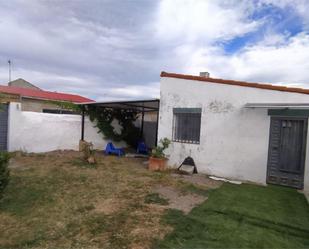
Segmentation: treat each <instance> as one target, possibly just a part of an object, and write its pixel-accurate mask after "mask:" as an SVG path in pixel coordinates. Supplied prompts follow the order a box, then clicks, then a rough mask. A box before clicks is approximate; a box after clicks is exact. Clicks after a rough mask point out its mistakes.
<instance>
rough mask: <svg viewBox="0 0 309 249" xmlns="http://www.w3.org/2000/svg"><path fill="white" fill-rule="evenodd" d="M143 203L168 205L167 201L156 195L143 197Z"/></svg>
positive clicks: (151, 194)
mask: <svg viewBox="0 0 309 249" xmlns="http://www.w3.org/2000/svg"><path fill="white" fill-rule="evenodd" d="M145 203H148V204H150V203H155V204H159V205H168V203H169V202H168V200H167V199H164V198H162V197H161V196H160V195H159V194H158V193H150V194H148V195H146V197H145Z"/></svg>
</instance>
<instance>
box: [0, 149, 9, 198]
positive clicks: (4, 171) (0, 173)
mask: <svg viewBox="0 0 309 249" xmlns="http://www.w3.org/2000/svg"><path fill="white" fill-rule="evenodd" d="M9 159H10V157H9V154H8V153H7V152H0V199H1V198H2V195H3V192H4V189H5V188H6V186H7V185H8V183H9V178H10V172H9V169H8V162H9Z"/></svg>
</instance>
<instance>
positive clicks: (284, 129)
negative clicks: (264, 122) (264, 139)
mask: <svg viewBox="0 0 309 249" xmlns="http://www.w3.org/2000/svg"><path fill="white" fill-rule="evenodd" d="M306 139H307V119H305V118H290V117H289V118H284V117H272V118H271V124H270V141H269V155H268V166H267V183H273V184H279V185H284V186H289V187H294V188H298V189H302V188H303V184H304V165H305V151H306Z"/></svg>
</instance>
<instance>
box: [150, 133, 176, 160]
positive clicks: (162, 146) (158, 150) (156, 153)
mask: <svg viewBox="0 0 309 249" xmlns="http://www.w3.org/2000/svg"><path fill="white" fill-rule="evenodd" d="M170 143H171V141H170V140H169V139H168V138H166V137H165V138H163V139H160V141H159V144H158V146H156V147H155V148H154V149H153V150H152V151H151V156H152V157H156V158H165V157H166V155H165V153H164V151H165V150H166V149H167V148H168V146H169V145H170Z"/></svg>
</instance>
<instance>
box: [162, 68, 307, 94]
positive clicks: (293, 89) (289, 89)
mask: <svg viewBox="0 0 309 249" xmlns="http://www.w3.org/2000/svg"><path fill="white" fill-rule="evenodd" d="M160 76H161V77H169V78H177V79H185V80H197V81H204V82H209V83H218V84H226V85H232V86H244V87H254V88H260V89H267V90H275V91H282V92H293V93H303V94H309V89H304V88H297V87H286V86H274V85H271V84H262V83H251V82H246V81H236V80H224V79H216V78H206V77H201V76H193V75H187V74H177V73H167V72H161V75H160Z"/></svg>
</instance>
